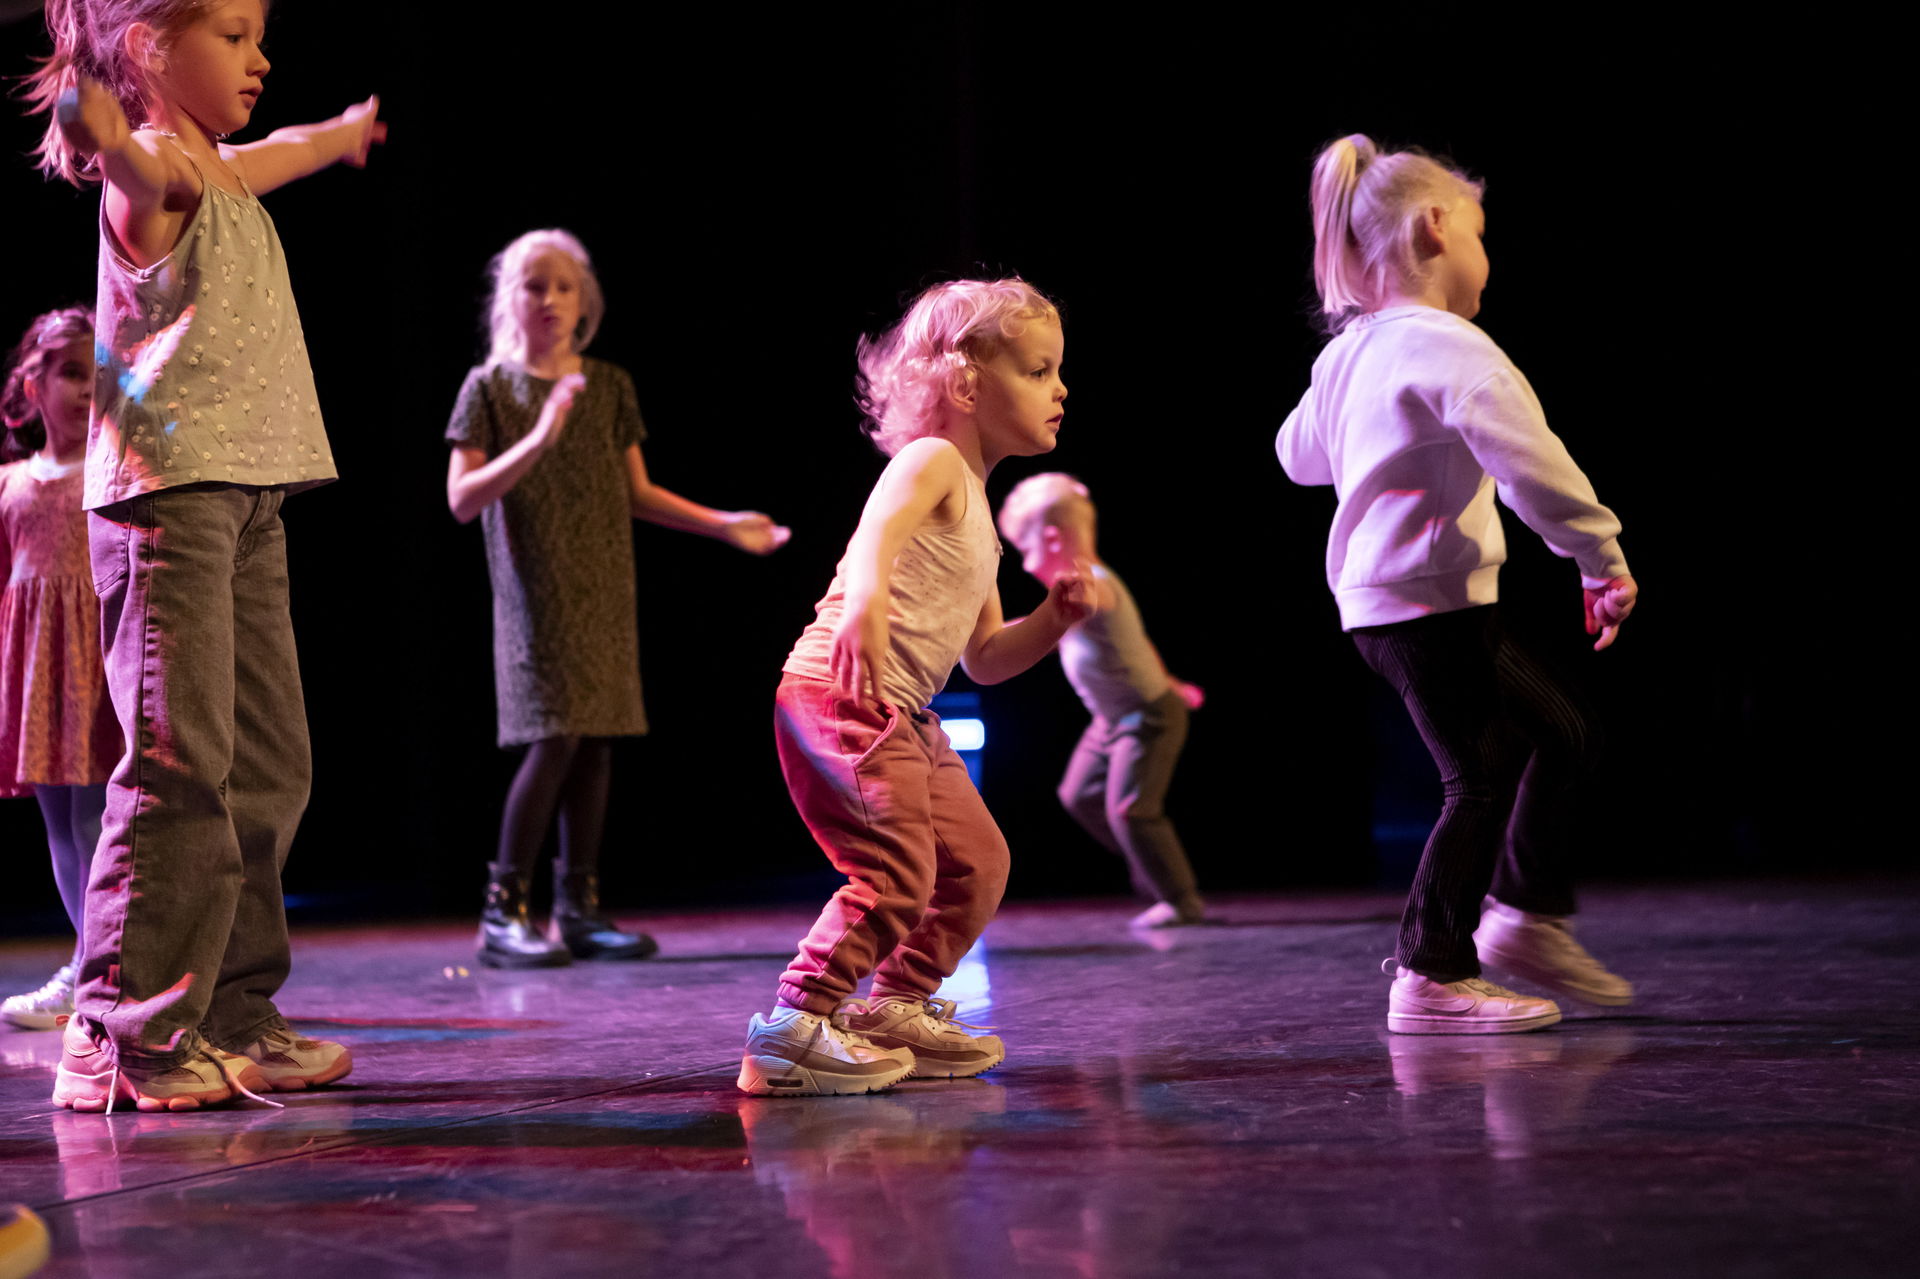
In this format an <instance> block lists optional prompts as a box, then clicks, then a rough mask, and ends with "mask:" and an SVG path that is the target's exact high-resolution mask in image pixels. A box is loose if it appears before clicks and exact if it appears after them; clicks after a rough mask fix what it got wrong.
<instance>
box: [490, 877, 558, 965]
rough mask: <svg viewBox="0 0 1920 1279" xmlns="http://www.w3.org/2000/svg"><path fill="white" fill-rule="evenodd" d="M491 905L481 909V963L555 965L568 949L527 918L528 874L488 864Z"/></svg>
mask: <svg viewBox="0 0 1920 1279" xmlns="http://www.w3.org/2000/svg"><path fill="white" fill-rule="evenodd" d="M487 869H488V870H489V871H490V872H491V881H492V882H490V883H489V884H488V885H487V905H486V908H485V909H484V910H482V911H481V912H480V962H481V963H483V964H485V965H487V967H489V968H554V967H558V966H559V965H561V964H564V963H567V962H569V960H568V956H567V948H566V947H565V946H562V945H559V944H558V943H556V942H550V941H548V940H547V939H546V938H544V937H542V936H541V935H540V934H539V933H538V932H537V931H536V930H535V929H534V926H533V921H532V920H531V919H529V918H528V917H527V876H525V875H522V874H520V873H518V872H517V871H514V870H511V869H508V870H505V871H503V870H502V868H501V867H499V866H488V867H487Z"/></svg>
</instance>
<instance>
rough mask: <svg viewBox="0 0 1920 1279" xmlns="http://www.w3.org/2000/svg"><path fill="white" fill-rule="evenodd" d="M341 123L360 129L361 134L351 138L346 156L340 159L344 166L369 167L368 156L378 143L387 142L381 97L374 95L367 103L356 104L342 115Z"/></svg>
mask: <svg viewBox="0 0 1920 1279" xmlns="http://www.w3.org/2000/svg"><path fill="white" fill-rule="evenodd" d="M340 122H341V123H342V124H344V125H346V126H348V127H349V128H356V127H357V128H358V129H359V134H358V135H357V136H354V137H350V138H349V139H348V142H347V150H346V154H344V155H342V156H341V157H340V162H341V163H342V164H350V165H352V166H353V167H354V168H356V169H364V168H366V167H367V154H368V152H370V151H372V150H373V147H374V144H375V143H377V142H385V141H386V140H387V122H386V121H385V120H382V119H381V118H380V95H379V94H377V93H376V94H374V95H373V96H372V97H370V98H368V99H367V100H366V101H365V102H356V103H354V104H353V105H352V106H350V107H348V108H347V109H346V110H345V111H342V112H341V113H340Z"/></svg>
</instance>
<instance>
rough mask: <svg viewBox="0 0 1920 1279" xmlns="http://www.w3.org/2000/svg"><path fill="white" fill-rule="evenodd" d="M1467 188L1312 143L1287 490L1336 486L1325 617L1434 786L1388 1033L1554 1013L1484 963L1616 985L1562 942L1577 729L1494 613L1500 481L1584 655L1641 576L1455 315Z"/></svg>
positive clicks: (1464, 264) (1464, 317)
mask: <svg viewBox="0 0 1920 1279" xmlns="http://www.w3.org/2000/svg"><path fill="white" fill-rule="evenodd" d="M1480 195H1481V187H1480V184H1478V183H1476V182H1473V181H1470V180H1469V179H1467V178H1466V177H1465V176H1464V175H1462V174H1460V173H1458V172H1456V171H1454V170H1452V169H1450V168H1447V167H1445V166H1443V165H1441V164H1439V163H1437V162H1435V161H1434V160H1432V159H1430V158H1428V157H1427V156H1425V155H1422V154H1420V153H1418V152H1412V151H1400V152H1382V151H1380V150H1379V149H1377V148H1376V147H1375V146H1374V144H1373V143H1372V142H1371V141H1370V140H1368V139H1367V138H1366V137H1364V136H1361V135H1359V134H1355V135H1353V136H1352V137H1347V138H1342V139H1340V140H1339V141H1337V142H1334V143H1333V144H1331V145H1330V146H1328V147H1327V148H1326V150H1325V151H1323V152H1322V153H1321V154H1320V157H1319V159H1318V161H1317V162H1316V163H1315V165H1314V170H1313V201H1312V203H1313V224H1314V236H1315V241H1316V244H1315V248H1314V258H1313V268H1314V280H1315V283H1316V284H1317V285H1318V287H1319V292H1320V299H1321V307H1322V309H1323V310H1324V312H1325V313H1326V316H1327V318H1328V321H1329V324H1330V327H1331V328H1332V329H1333V331H1334V337H1333V339H1332V340H1331V341H1330V342H1328V343H1327V346H1326V349H1325V350H1324V351H1322V352H1321V354H1320V357H1319V359H1317V360H1316V361H1315V362H1314V366H1313V383H1312V386H1311V387H1310V388H1309V389H1308V391H1307V393H1306V395H1305V396H1303V397H1302V398H1301V401H1300V404H1299V407H1297V408H1296V409H1294V411H1293V413H1292V415H1291V416H1289V417H1288V418H1287V421H1286V424H1285V426H1283V427H1282V428H1281V431H1280V436H1279V440H1278V445H1277V447H1278V450H1279V454H1280V463H1281V465H1282V466H1283V467H1285V468H1286V472H1287V474H1288V476H1289V477H1291V478H1292V479H1293V480H1294V482H1296V483H1299V484H1331V485H1333V486H1334V491H1335V493H1336V494H1337V496H1338V497H1339V505H1338V508H1337V509H1336V511H1335V513H1334V517H1333V531H1332V534H1331V535H1330V536H1329V538H1328V540H1327V581H1328V583H1329V584H1330V585H1331V586H1332V587H1333V593H1334V596H1335V598H1336V599H1337V600H1338V601H1339V605H1340V618H1341V623H1342V625H1343V626H1344V627H1345V629H1346V630H1348V631H1349V632H1350V633H1351V634H1352V635H1353V640H1354V644H1355V646H1356V647H1358V649H1359V650H1360V655H1361V656H1362V657H1363V658H1364V659H1366V662H1367V664H1368V665H1369V666H1371V667H1372V668H1373V669H1374V670H1375V671H1377V672H1378V673H1379V674H1380V675H1381V677H1382V678H1384V679H1385V680H1386V681H1387V682H1388V683H1389V684H1391V685H1392V686H1393V688H1394V690H1395V691H1396V692H1397V693H1399V694H1400V697H1401V699H1402V700H1403V701H1404V702H1405V703H1406V706H1407V711H1408V713H1409V714H1410V715H1412V717H1413V722H1414V725H1415V727H1416V728H1418V729H1419V731H1420V736H1421V738H1422V739H1423V740H1424V741H1425V742H1426V745H1427V749H1428V751H1429V752H1431V754H1432V755H1433V760H1434V763H1435V764H1436V765H1437V766H1438V767H1439V770H1440V777H1441V782H1442V785H1443V787H1444V789H1445V796H1446V799H1445V804H1444V806H1443V807H1442V809H1441V812H1440V819H1439V821H1438V822H1437V823H1436V824H1435V825H1434V828H1433V832H1432V834H1431V835H1430V836H1429V838H1428V840H1427V846H1426V850H1425V852H1424V853H1423V854H1422V856H1421V859H1420V866H1419V869H1418V871H1417V872H1416V873H1415V877H1414V882H1413V890H1412V893H1411V894H1410V895H1409V897H1408V899H1407V908H1406V913H1405V915H1404V916H1403V917H1402V920H1401V925H1400V941H1399V948H1398V950H1397V952H1396V959H1391V960H1388V961H1387V964H1389V965H1392V964H1395V963H1397V964H1398V967H1399V974H1398V976H1397V977H1396V978H1395V979H1394V982H1393V986H1392V990H1391V993H1390V994H1389V996H1388V1004H1387V1026H1388V1029H1390V1030H1394V1031H1398V1032H1400V1033H1402V1034H1488V1033H1500V1032H1506V1031H1522V1030H1534V1029H1537V1028H1540V1027H1543V1026H1548V1025H1551V1024H1553V1023H1554V1022H1556V1021H1558V1020H1560V1008H1559V1006H1558V1005H1557V1004H1556V1003H1554V1002H1553V1001H1552V1000H1550V999H1536V998H1528V997H1525V996H1521V995H1517V994H1515V993H1514V992H1513V991H1510V990H1506V989H1504V988H1502V987H1499V986H1495V985H1492V984H1491V983H1489V982H1486V981H1484V980H1482V979H1481V977H1480V971H1481V965H1482V963H1483V962H1484V963H1485V964H1486V965H1488V966H1490V967H1498V968H1502V969H1504V970H1506V971H1508V972H1511V973H1513V974H1514V975H1516V976H1518V977H1521V978H1524V979H1525V980H1527V981H1530V982H1533V983H1535V984H1538V985H1540V986H1544V987H1545V988H1546V989H1548V990H1549V991H1552V992H1553V993H1555V994H1559V995H1563V996H1567V997H1571V998H1575V999H1580V1000H1583V1001H1585V1002H1588V1003H1593V1004H1602V1005H1620V1004H1625V1003H1627V1002H1628V1001H1629V1000H1630V999H1631V998H1632V993H1633V992H1632V987H1631V986H1629V985H1628V984H1627V983H1626V982H1625V981H1623V980H1621V979H1620V978H1619V977H1617V976H1615V975H1614V974H1613V973H1611V972H1608V971H1607V970H1606V969H1605V968H1603V967H1602V966H1601V965H1600V963H1599V962H1598V961H1597V960H1595V959H1594V957H1593V956H1592V955H1590V954H1589V953H1587V951H1586V950H1585V949H1584V948H1583V947H1582V946H1581V945H1580V944H1579V943H1578V942H1577V941H1575V940H1574V937H1573V932H1572V924H1571V920H1570V916H1571V915H1572V914H1573V910H1574V901H1573V886H1572V883H1571V881H1570V880H1569V878H1568V876H1567V871H1566V867H1565V864H1564V857H1565V847H1566V843H1567V838H1568V833H1569V832H1568V819H1569V818H1570V817H1571V816H1572V815H1573V809H1574V806H1575V804H1576V803H1577V799H1578V797H1577V796H1576V795H1575V794H1574V791H1573V786H1574V783H1575V782H1576V781H1577V780H1578V778H1579V777H1580V775H1581V773H1582V772H1583V771H1584V768H1585V765H1586V763H1587V758H1588V756H1589V755H1590V754H1591V751H1592V731H1591V729H1590V728H1589V726H1588V725H1587V723H1586V721H1585V720H1584V718H1583V717H1582V716H1581V714H1580V711H1579V710H1578V708H1577V707H1576V706H1575V704H1574V702H1573V700H1572V699H1571V697H1569V695H1568V694H1567V692H1566V690H1564V689H1563V688H1562V687H1561V686H1560V685H1559V684H1558V683H1556V682H1555V680H1554V679H1553V677H1552V676H1551V675H1550V674H1549V673H1548V672H1547V670H1546V668H1545V667H1543V666H1542V665H1541V664H1540V663H1539V662H1538V661H1537V660H1535V659H1534V658H1533V657H1532V656H1531V655H1530V654H1528V653H1527V652H1526V650H1525V649H1523V648H1522V647H1521V646H1520V645H1519V644H1517V643H1516V642H1515V641H1514V640H1513V638H1512V637H1511V636H1509V635H1508V634H1507V633H1506V632H1505V630H1504V629H1503V628H1502V627H1501V624H1500V617H1499V613H1498V611H1497V610H1496V608H1495V600H1496V599H1497V598H1498V593H1499V592H1498V576H1499V571H1500V565H1501V563H1502V562H1503V561H1504V560H1505V559H1506V541H1505V538H1504V535H1503V534H1502V532H1501V527H1500V516H1499V512H1498V511H1497V510H1496V509H1495V507H1494V496H1495V494H1496V493H1498V495H1499V497H1500V499H1501V501H1503V502H1504V503H1505V504H1506V505H1507V507H1508V508H1509V509H1511V510H1512V511H1513V512H1514V513H1515V514H1516V515H1518V516H1519V517H1520V518H1521V519H1522V520H1523V521H1524V522H1525V523H1526V524H1527V526H1528V527H1529V528H1531V529H1533V531H1534V532H1536V533H1538V534H1539V535H1540V536H1541V537H1542V538H1543V539H1544V540H1545V541H1546V543H1547V545H1548V546H1549V547H1550V548H1552V550H1553V551H1554V553H1555V554H1557V555H1560V556H1563V557H1565V558H1568V559H1571V560H1573V561H1574V562H1575V563H1576V564H1577V565H1578V566H1579V569H1580V575H1581V583H1582V586H1583V587H1584V589H1585V595H1586V622H1587V632H1588V633H1589V634H1596V633H1597V634H1598V635H1599V636H1600V639H1599V641H1598V642H1597V643H1596V644H1595V645H1594V648H1596V649H1604V648H1606V647H1608V646H1609V645H1611V644H1612V643H1613V641H1614V637H1615V636H1616V635H1617V634H1618V633H1619V629H1620V624H1621V622H1623V621H1624V620H1625V619H1626V617H1627V615H1628V614H1629V613H1631V612H1632V611H1633V605H1634V600H1635V598H1636V596H1637V594H1638V590H1637V588H1636V586H1635V585H1634V581H1633V578H1631V577H1630V576H1628V575H1627V563H1626V560H1625V559H1624V558H1623V557H1622V556H1621V553H1620V543H1619V541H1618V540H1617V538H1618V535H1619V532H1620V522H1619V521H1618V520H1617V519H1615V518H1614V515H1613V512H1611V511H1609V510H1608V509H1607V508H1606V507H1604V506H1602V505H1600V503H1599V501H1598V500H1597V499H1596V498H1595V496H1594V492H1593V486H1592V485H1591V484H1590V483H1588V481H1587V477H1586V476H1585V475H1584V474H1582V473H1581V471H1580V468H1579V467H1577V466H1575V465H1574V462H1573V459H1572V458H1571V457H1570V456H1568V454H1567V450H1566V446H1565V445H1563V444H1562V443H1561V442H1560V439H1559V437H1557V436H1555V435H1554V434H1553V432H1551V431H1550V430H1548V429H1547V423H1546V418H1545V417H1544V416H1543V415H1542V413H1541V410H1540V402H1539V400H1538V399H1536V398H1535V396H1534V393H1533V388H1532V387H1531V386H1529V385H1528V383H1527V380H1526V378H1525V377H1523V376H1521V373H1520V370H1519V369H1517V368H1515V367H1514V366H1513V362H1512V361H1511V360H1509V359H1508V358H1507V357H1506V354H1505V353H1504V352H1502V351H1501V350H1500V348H1499V347H1497V346H1495V345H1494V344H1493V341H1492V339H1490V338H1489V337H1488V336H1487V335H1486V334H1485V333H1483V332H1482V331H1481V330H1480V329H1479V328H1477V327H1476V326H1475V325H1474V324H1473V323H1472V322H1471V321H1472V319H1473V317H1474V316H1475V315H1476V314H1478V313H1479V310H1480V294H1481V291H1482V290H1483V289H1484V288H1485V287H1486V283H1487V253H1486V249H1485V247H1484V246H1483V245H1482V243H1481V236H1482V234H1483V233H1484V231H1485V227H1486V215H1485V213H1484V212H1483V211H1482V210H1481V207H1480ZM1489 885H1491V889H1492V897H1491V899H1490V901H1489V902H1488V903H1487V905H1486V913H1485V915H1484V916H1482V913H1481V911H1482V899H1483V898H1484V897H1485V896H1486V894H1487V892H1488V888H1489ZM1476 920H1477V921H1478V922H1479V931H1478V933H1477V934H1476V932H1475V922H1476ZM1476 942H1477V948H1476Z"/></svg>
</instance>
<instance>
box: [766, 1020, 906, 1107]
mask: <svg viewBox="0 0 1920 1279" xmlns="http://www.w3.org/2000/svg"><path fill="white" fill-rule="evenodd" d="M912 1073H913V1054H912V1053H910V1052H908V1051H907V1050H906V1049H904V1048H882V1047H881V1046H880V1045H878V1044H876V1043H874V1042H872V1041H871V1040H869V1039H868V1038H867V1037H866V1036H865V1035H862V1034H859V1033H857V1032H854V1031H851V1030H849V1029H848V1028H847V1024H846V1021H845V1018H844V1016H843V1015H842V1013H841V1012H840V1011H838V1010H836V1011H835V1012H834V1013H833V1015H832V1016H830V1017H823V1016H821V1015H820V1014H819V1013H806V1012H801V1011H800V1010H799V1009H797V1008H788V1007H786V1006H785V1005H782V1006H780V1007H777V1008H775V1009H774V1010H773V1015H772V1016H771V1017H762V1016H761V1015H760V1014H759V1013H755V1014H754V1015H753V1017H752V1019H751V1020H749V1021H748V1022H747V1051H746V1052H745V1053H744V1054H743V1055H742V1056H741V1058H740V1078H739V1080H738V1083H739V1087H740V1091H741V1092H745V1093H752V1094H754V1095H755V1096H759V1097H820V1096H837V1095H839V1094H841V1093H855V1092H879V1091H880V1090H881V1089H883V1088H891V1087H893V1086H894V1085H895V1084H897V1083H899V1082H900V1081H901V1080H902V1079H905V1078H906V1077H907V1076H908V1075H910V1074H912Z"/></svg>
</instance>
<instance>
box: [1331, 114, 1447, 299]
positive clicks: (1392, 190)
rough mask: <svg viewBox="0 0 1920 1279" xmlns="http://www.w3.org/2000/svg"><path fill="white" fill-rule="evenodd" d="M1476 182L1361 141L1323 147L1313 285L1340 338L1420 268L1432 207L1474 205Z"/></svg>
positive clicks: (1355, 137) (1427, 159)
mask: <svg viewBox="0 0 1920 1279" xmlns="http://www.w3.org/2000/svg"><path fill="white" fill-rule="evenodd" d="M1482 190H1483V187H1482V185H1481V184H1480V183H1479V182H1476V181H1474V180H1473V179H1471V178H1469V177H1467V175H1466V174H1464V173H1462V172H1460V171H1459V170H1458V169H1454V168H1451V167H1449V166H1447V165H1445V164H1442V163H1440V162H1439V161H1437V160H1435V159H1433V158H1432V157H1431V156H1428V155H1427V154H1426V153H1425V152H1422V151H1416V150H1407V151H1384V152H1383V151H1381V150H1380V149H1379V148H1378V147H1376V146H1375V145H1374V143H1373V140H1372V139H1371V138H1369V137H1367V136H1366V135H1365V134H1364V133H1355V134H1350V135H1348V136H1347V137H1344V138H1339V139H1337V140H1335V141H1333V142H1330V143H1328V144H1327V146H1326V147H1325V149H1323V150H1322V151H1321V152H1320V155H1319V158H1317V159H1316V160H1315V161H1314V162H1313V185H1312V188H1311V203H1312V206H1313V283H1314V287H1315V288H1316V289H1317V290H1318V291H1319V293H1320V310H1321V311H1322V313H1323V314H1324V315H1325V317H1326V324H1327V328H1328V329H1329V330H1330V331H1331V332H1334V333H1338V332H1339V331H1340V330H1341V329H1343V328H1345V327H1346V326H1347V324H1348V322H1349V321H1351V320H1352V319H1353V318H1354V317H1355V316H1357V315H1363V314H1365V313H1366V312H1368V311H1373V310H1378V309H1379V306H1380V300H1381V299H1382V298H1383V297H1385V296H1386V295H1387V294H1388V293H1389V292H1391V291H1392V290H1393V289H1395V288H1405V287H1406V286H1408V285H1411V284H1414V283H1416V282H1418V281H1419V279H1420V278H1421V277H1422V276H1423V275H1424V272H1425V267H1424V265H1423V263H1422V262H1421V259H1420V256H1419V254H1418V252H1417V251H1416V249H1415V245H1414V234H1415V232H1416V230H1417V229H1418V226H1419V223H1420V218H1421V216H1422V210H1423V209H1424V208H1425V207H1426V206H1427V205H1429V204H1435V203H1440V204H1450V203H1452V202H1453V201H1455V200H1458V199H1461V198H1462V197H1465V198H1469V199H1474V200H1478V199H1479V198H1480V195H1481V191H1482Z"/></svg>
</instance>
